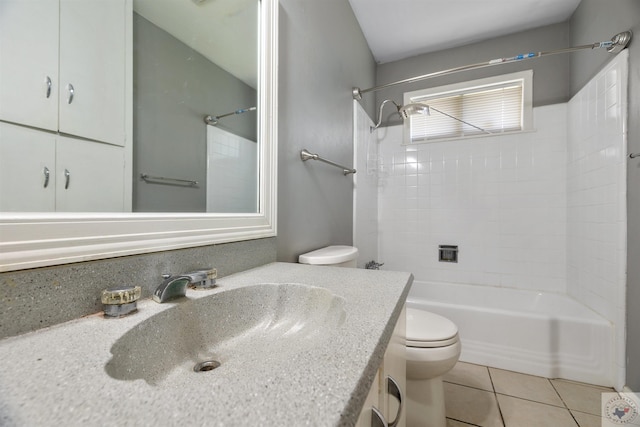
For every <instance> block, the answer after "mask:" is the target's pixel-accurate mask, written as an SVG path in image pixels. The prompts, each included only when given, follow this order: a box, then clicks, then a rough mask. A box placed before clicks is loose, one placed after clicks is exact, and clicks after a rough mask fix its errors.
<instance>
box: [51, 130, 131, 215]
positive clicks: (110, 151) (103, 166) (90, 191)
mask: <svg viewBox="0 0 640 427" xmlns="http://www.w3.org/2000/svg"><path fill="white" fill-rule="evenodd" d="M56 165H57V175H58V176H57V187H56V190H57V191H56V210H57V211H59V212H122V211H123V207H124V149H123V148H121V147H116V146H113V145H109V144H101V143H98V142H91V141H85V140H82V139H73V138H66V137H58V143H57V150H56Z"/></svg>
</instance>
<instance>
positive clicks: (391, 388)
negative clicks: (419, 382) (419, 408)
mask: <svg viewBox="0 0 640 427" xmlns="http://www.w3.org/2000/svg"><path fill="white" fill-rule="evenodd" d="M387 393H389V394H390V395H391V396H393V397H395V398H396V399H398V402H399V403H400V406H399V407H398V413H397V414H396V417H395V418H394V420H393V421H391V422H390V423H389V427H396V426H397V425H398V422H399V421H400V415H402V406H403V401H402V391H401V390H400V387H399V386H398V383H397V382H396V380H394V379H393V377H392V376H391V375H387Z"/></svg>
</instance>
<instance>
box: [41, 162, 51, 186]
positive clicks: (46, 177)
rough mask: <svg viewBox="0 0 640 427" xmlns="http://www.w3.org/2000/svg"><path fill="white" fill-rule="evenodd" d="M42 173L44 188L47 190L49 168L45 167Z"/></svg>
mask: <svg viewBox="0 0 640 427" xmlns="http://www.w3.org/2000/svg"><path fill="white" fill-rule="evenodd" d="M42 173H43V174H44V188H47V187H48V186H49V175H51V174H50V173H49V168H48V167H46V166H45V167H44V169H43V170H42Z"/></svg>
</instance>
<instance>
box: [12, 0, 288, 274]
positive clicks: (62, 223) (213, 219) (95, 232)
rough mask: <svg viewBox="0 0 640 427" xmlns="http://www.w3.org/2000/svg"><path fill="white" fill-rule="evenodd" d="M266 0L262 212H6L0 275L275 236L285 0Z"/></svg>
mask: <svg viewBox="0 0 640 427" xmlns="http://www.w3.org/2000/svg"><path fill="white" fill-rule="evenodd" d="M259 1H260V12H259V16H260V28H259V32H258V34H259V36H260V45H259V52H260V58H259V78H258V82H259V83H258V84H259V88H260V90H259V94H258V141H259V142H260V144H259V156H260V157H259V158H260V160H259V167H260V170H259V177H260V182H259V185H258V188H259V191H260V203H259V213H256V214H206V213H195V214H194V213H153V214H149V213H68V212H65V213H62V212H61V213H0V272H4V271H14V270H22V269H28V268H35V267H43V266H52V265H60V264H68V263H74V262H80V261H88V260H96V259H105V258H115V257H120V256H125V255H133V254H142V253H148V252H159V251H166V250H172V249H180V248H187V247H194V246H206V245H211V244H217V243H227V242H235V241H242V240H252V239H259V238H264V237H273V236H275V235H276V233H277V227H276V219H277V212H276V209H277V129H278V124H277V111H278V100H277V95H278V87H277V83H278V0H259Z"/></svg>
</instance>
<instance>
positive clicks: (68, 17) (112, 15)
mask: <svg viewBox="0 0 640 427" xmlns="http://www.w3.org/2000/svg"><path fill="white" fill-rule="evenodd" d="M125 23H126V8H125V2H124V0H91V1H78V0H61V1H60V91H59V93H60V95H59V97H60V118H59V126H60V132H63V133H68V134H71V135H78V136H82V137H84V138H89V139H94V140H97V141H104V142H108V143H111V144H117V145H124V142H125V111H127V109H126V108H125V80H126V79H125V71H126V70H125V42H126V39H125V36H126V31H125V30H126V29H125ZM72 91H73V95H72Z"/></svg>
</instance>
